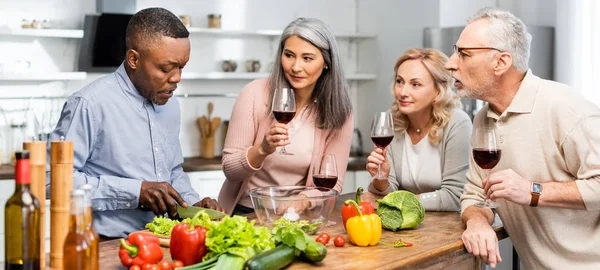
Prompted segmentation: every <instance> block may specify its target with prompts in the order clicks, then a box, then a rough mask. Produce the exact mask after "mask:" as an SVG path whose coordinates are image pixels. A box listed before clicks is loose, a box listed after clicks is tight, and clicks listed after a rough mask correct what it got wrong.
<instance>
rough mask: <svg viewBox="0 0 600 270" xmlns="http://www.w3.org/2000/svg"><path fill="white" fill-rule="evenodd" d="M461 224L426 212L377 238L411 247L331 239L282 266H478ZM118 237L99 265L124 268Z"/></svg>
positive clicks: (103, 248) (105, 245)
mask: <svg viewBox="0 0 600 270" xmlns="http://www.w3.org/2000/svg"><path fill="white" fill-rule="evenodd" d="M352 197H353V195H352V194H346V195H342V196H340V197H339V198H338V200H337V201H336V206H335V209H334V210H333V212H332V214H331V220H333V221H335V222H337V224H336V225H333V226H331V227H327V228H325V229H324V230H323V231H324V232H327V233H329V234H330V235H331V238H332V239H333V238H334V237H335V236H337V235H343V236H344V237H346V240H347V235H346V233H345V231H344V228H343V226H342V224H341V214H340V213H341V210H340V209H341V206H342V202H343V201H344V200H346V199H351V198H352ZM498 221H499V220H497V222H495V223H494V229H495V231H496V235H497V236H498V240H502V239H504V238H507V237H508V236H507V234H506V232H505V231H504V228H503V227H502V225H501V224H500V222H498ZM464 229H465V227H464V225H463V224H462V222H461V220H460V215H459V213H457V212H427V213H426V214H425V220H423V222H422V223H421V224H420V225H419V226H418V227H417V228H416V229H414V230H404V231H399V232H391V231H387V230H384V231H383V232H382V235H381V241H382V242H386V243H393V242H394V241H395V240H398V239H402V240H404V241H407V242H411V243H413V244H414V246H412V247H402V248H393V247H390V246H386V245H381V244H378V245H377V246H372V247H357V246H354V245H352V244H350V243H349V242H348V241H347V242H346V245H345V246H344V247H341V248H338V247H335V246H334V245H333V241H330V242H329V244H327V257H326V258H325V260H324V261H323V262H321V263H319V264H317V265H311V264H309V263H305V262H301V261H296V262H294V263H293V264H292V265H291V266H290V267H288V268H286V269H309V268H310V269H313V268H315V269H424V268H433V269H482V266H483V262H482V261H481V260H478V259H477V258H475V257H474V256H473V255H471V254H469V253H468V252H467V251H466V249H465V247H464V245H463V242H462V240H461V235H462V233H463V231H464ZM118 248H119V241H118V240H111V241H107V242H102V243H100V268H101V269H125V267H123V266H121V263H120V261H119V257H118V255H117V253H118V252H117V251H118ZM164 251H165V259H168V260H170V259H171V257H170V255H169V250H168V249H166V248H165V249H164Z"/></svg>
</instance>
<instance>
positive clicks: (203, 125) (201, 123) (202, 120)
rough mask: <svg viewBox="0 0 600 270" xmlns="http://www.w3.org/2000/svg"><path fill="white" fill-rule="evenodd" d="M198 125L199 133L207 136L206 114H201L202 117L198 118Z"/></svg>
mask: <svg viewBox="0 0 600 270" xmlns="http://www.w3.org/2000/svg"><path fill="white" fill-rule="evenodd" d="M198 126H199V128H200V135H201V136H202V137H203V138H204V137H208V136H207V134H208V133H207V132H208V130H206V127H207V126H208V119H207V118H206V116H204V115H203V116H202V117H200V118H198Z"/></svg>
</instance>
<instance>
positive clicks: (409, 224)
mask: <svg viewBox="0 0 600 270" xmlns="http://www.w3.org/2000/svg"><path fill="white" fill-rule="evenodd" d="M377 203H379V207H378V208H377V214H378V215H379V217H380V218H381V225H382V226H383V227H384V228H385V229H388V230H392V231H397V230H401V229H414V228H415V227H417V226H419V224H420V223H421V221H423V218H425V208H423V205H422V204H421V202H420V201H419V199H418V198H417V196H416V195H415V194H414V193H412V192H410V191H406V190H398V191H394V192H392V193H390V194H388V195H386V196H385V197H383V199H381V200H377Z"/></svg>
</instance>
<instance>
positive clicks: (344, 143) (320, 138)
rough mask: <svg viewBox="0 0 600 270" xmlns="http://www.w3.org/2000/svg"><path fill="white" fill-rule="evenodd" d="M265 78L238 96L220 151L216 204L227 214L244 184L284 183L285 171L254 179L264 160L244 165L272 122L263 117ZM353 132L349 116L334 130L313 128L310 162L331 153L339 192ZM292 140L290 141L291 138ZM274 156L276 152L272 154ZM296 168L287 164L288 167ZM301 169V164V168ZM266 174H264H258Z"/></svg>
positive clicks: (264, 167)
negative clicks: (220, 178) (255, 165)
mask: <svg viewBox="0 0 600 270" xmlns="http://www.w3.org/2000/svg"><path fill="white" fill-rule="evenodd" d="M267 84H268V79H267V78H265V79H258V80H255V81H253V82H251V83H249V84H248V85H246V87H244V89H242V92H241V93H240V95H239V97H238V98H237V100H236V102H235V105H234V107H233V112H232V114H231V119H230V122H229V129H228V131H227V138H226V139H225V147H224V149H223V160H222V163H223V170H224V173H225V176H226V177H227V179H226V180H225V183H224V184H223V187H222V188H221V192H220V194H219V203H220V204H221V205H222V206H223V208H225V210H226V211H227V213H231V212H232V211H233V209H234V208H235V205H236V204H237V203H238V202H239V201H240V199H241V198H242V195H244V192H245V191H246V189H247V188H246V187H247V186H248V183H249V182H250V181H252V183H253V185H254V186H270V185H272V183H273V182H276V183H279V184H280V185H282V184H285V177H277V176H278V175H280V176H283V175H285V172H281V173H278V172H272V171H269V174H268V175H271V176H272V179H262V178H260V177H258V176H257V173H256V172H258V171H260V170H270V169H271V167H272V166H271V164H270V163H269V160H275V159H265V161H264V162H263V164H262V166H261V168H258V169H257V168H253V167H252V166H251V165H250V163H249V162H248V158H247V151H248V149H249V148H250V147H252V146H253V145H257V144H260V143H261V142H262V140H263V138H264V136H265V132H266V131H267V130H268V129H269V128H270V127H271V124H272V123H273V122H274V121H275V119H274V118H273V116H272V114H267V110H268V108H269V103H270V102H271V101H270V100H268V99H269V91H268V89H267ZM353 129H354V121H353V117H352V116H350V117H349V118H348V119H347V120H346V123H345V124H344V125H343V126H342V128H341V129H338V130H322V129H318V128H315V132H314V143H313V151H312V160H314V158H316V157H319V156H320V155H323V153H328V154H334V155H335V157H336V161H337V166H338V181H337V183H336V185H335V187H334V189H335V190H337V191H338V192H341V191H342V184H343V182H344V175H345V173H346V167H347V165H348V156H349V153H350V144H351V142H352V132H353ZM291 139H292V138H291ZM273 155H276V153H273ZM312 160H311V162H310V166H309V167H308V170H307V171H306V172H307V175H306V185H307V186H314V183H313V180H312V169H313V168H312V167H313V165H312V164H313V162H312ZM293 166H296V164H289V165H288V167H293ZM301 166H305V165H301ZM260 175H266V174H260Z"/></svg>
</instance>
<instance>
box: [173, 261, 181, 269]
mask: <svg viewBox="0 0 600 270" xmlns="http://www.w3.org/2000/svg"><path fill="white" fill-rule="evenodd" d="M171 267H173V269H177V268H181V267H183V262H181V261H173V264H172V265H171Z"/></svg>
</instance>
